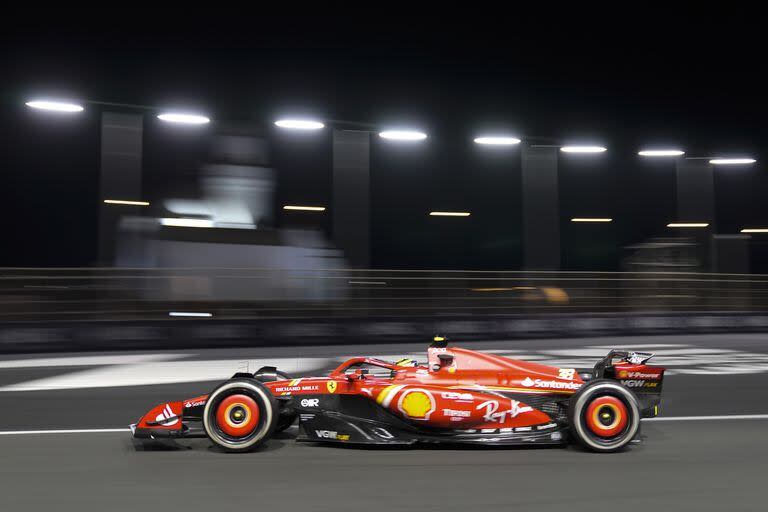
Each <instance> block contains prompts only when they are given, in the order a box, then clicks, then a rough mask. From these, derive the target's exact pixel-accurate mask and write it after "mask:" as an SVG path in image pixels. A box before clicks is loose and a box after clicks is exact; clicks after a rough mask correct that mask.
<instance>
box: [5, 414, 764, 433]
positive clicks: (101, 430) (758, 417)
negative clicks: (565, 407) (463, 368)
mask: <svg viewBox="0 0 768 512" xmlns="http://www.w3.org/2000/svg"><path fill="white" fill-rule="evenodd" d="M721 420H768V414H731V415H724V416H666V417H665V416H662V417H658V418H644V419H643V421H721ZM130 431H131V429H129V428H91V429H88V428H82V429H73V430H7V431H4V432H3V431H0V436H23V435H40V434H104V433H114V432H130Z"/></svg>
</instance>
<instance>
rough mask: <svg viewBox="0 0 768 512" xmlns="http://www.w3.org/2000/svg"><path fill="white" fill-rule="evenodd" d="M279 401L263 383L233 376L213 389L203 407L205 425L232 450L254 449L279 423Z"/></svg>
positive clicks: (214, 438) (220, 443) (211, 435)
mask: <svg viewBox="0 0 768 512" xmlns="http://www.w3.org/2000/svg"><path fill="white" fill-rule="evenodd" d="M277 412H278V411H277V404H276V402H275V398H274V397H273V396H272V393H271V392H270V391H269V389H267V387H266V386H264V384H262V383H261V382H259V381H257V380H253V379H233V380H229V381H227V382H225V383H223V384H222V385H221V386H219V387H217V388H216V389H214V390H213V391H212V392H211V394H210V395H209V396H208V401H207V402H206V404H205V410H204V411H203V427H204V428H205V433H206V434H207V435H208V437H209V438H210V440H211V441H213V443H214V444H216V445H217V446H219V447H220V448H223V449H224V450H226V451H229V452H246V451H251V450H255V449H256V448H258V447H259V446H261V445H262V444H263V443H264V442H265V441H266V440H267V439H269V438H270V436H271V435H272V433H273V432H274V431H275V426H276V425H277V420H278V413H277Z"/></svg>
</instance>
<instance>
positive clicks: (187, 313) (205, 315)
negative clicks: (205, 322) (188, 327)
mask: <svg viewBox="0 0 768 512" xmlns="http://www.w3.org/2000/svg"><path fill="white" fill-rule="evenodd" d="M168 316H180V317H194V318H211V317H212V316H213V313H194V312H191V311H171V312H169V313H168Z"/></svg>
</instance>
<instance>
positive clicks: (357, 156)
mask: <svg viewBox="0 0 768 512" xmlns="http://www.w3.org/2000/svg"><path fill="white" fill-rule="evenodd" d="M370 182H371V176H370V134H369V133H368V132H365V131H352V130H334V131H333V204H332V208H331V211H332V212H333V238H334V241H335V242H336V245H337V246H338V247H339V248H340V249H342V250H343V251H344V255H345V257H346V258H347V261H348V262H349V264H350V265H351V266H352V267H353V268H368V267H369V266H370V263H371V254H370V252H371V247H370V246H371V240H370V238H371V235H370V230H371V206H370V203H371V197H370V196H371V192H370Z"/></svg>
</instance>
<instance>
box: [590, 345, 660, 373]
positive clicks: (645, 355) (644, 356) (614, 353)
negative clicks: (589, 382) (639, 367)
mask: <svg viewBox="0 0 768 512" xmlns="http://www.w3.org/2000/svg"><path fill="white" fill-rule="evenodd" d="M652 357H653V354H652V353H650V352H634V351H630V350H611V351H610V352H608V355H606V356H605V357H604V358H602V359H601V360H600V361H598V362H597V364H595V368H594V370H593V372H592V373H593V374H594V376H595V378H596V379H601V378H603V377H604V376H605V370H606V369H608V368H612V367H613V365H614V361H617V362H627V363H631V364H645V362H646V361H648V360H649V359H650V358H652Z"/></svg>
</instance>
